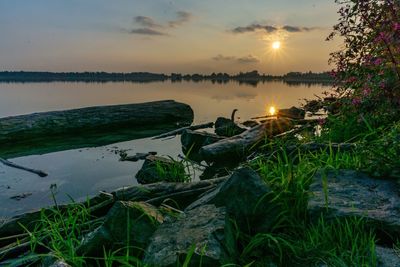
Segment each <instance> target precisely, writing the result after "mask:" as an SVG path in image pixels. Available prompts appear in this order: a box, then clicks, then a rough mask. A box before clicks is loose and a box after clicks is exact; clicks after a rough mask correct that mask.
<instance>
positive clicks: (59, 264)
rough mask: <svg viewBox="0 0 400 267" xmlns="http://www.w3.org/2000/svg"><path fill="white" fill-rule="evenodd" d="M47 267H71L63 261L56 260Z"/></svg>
mask: <svg viewBox="0 0 400 267" xmlns="http://www.w3.org/2000/svg"><path fill="white" fill-rule="evenodd" d="M49 267H71V265H69V264H68V263H66V262H65V261H63V260H57V261H55V262H54V263H53V264H52V265H49Z"/></svg>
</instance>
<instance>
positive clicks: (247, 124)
mask: <svg viewBox="0 0 400 267" xmlns="http://www.w3.org/2000/svg"><path fill="white" fill-rule="evenodd" d="M242 124H243V125H244V126H246V127H250V128H253V127H256V126H257V125H259V123H258V122H256V121H252V120H250V121H245V122H243V123H242Z"/></svg>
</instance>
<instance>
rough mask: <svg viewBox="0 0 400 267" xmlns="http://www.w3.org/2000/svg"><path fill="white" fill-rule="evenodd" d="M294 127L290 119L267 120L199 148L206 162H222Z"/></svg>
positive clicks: (242, 154)
mask: <svg viewBox="0 0 400 267" xmlns="http://www.w3.org/2000/svg"><path fill="white" fill-rule="evenodd" d="M293 127H294V124H293V122H292V120H289V119H277V120H269V121H266V122H265V123H263V124H260V125H258V126H256V127H253V128H251V129H249V130H247V131H245V132H243V133H241V134H239V135H235V136H232V137H230V138H226V139H223V140H221V141H218V142H216V143H213V144H211V145H207V146H204V147H202V148H201V149H200V154H201V155H202V157H203V159H204V160H205V161H207V162H224V161H231V160H235V159H236V160H237V159H241V158H243V157H244V156H246V155H248V154H250V152H251V150H252V149H254V148H256V147H257V146H258V145H259V144H261V143H262V141H263V140H264V139H265V138H269V137H272V136H274V135H277V134H280V133H283V132H286V131H288V130H290V129H292V128H293Z"/></svg>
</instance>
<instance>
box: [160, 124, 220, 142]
mask: <svg viewBox="0 0 400 267" xmlns="http://www.w3.org/2000/svg"><path fill="white" fill-rule="evenodd" d="M213 126H214V123H213V122H208V123H204V124H199V125H192V126H186V127H182V128H179V129H176V130H173V131H170V132H168V133H164V134H160V135H157V136H154V137H153V138H152V139H161V138H166V137H170V136H175V135H177V134H182V133H183V132H184V131H186V130H193V131H194V130H199V129H205V128H211V127H213Z"/></svg>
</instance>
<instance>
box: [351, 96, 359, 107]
mask: <svg viewBox="0 0 400 267" xmlns="http://www.w3.org/2000/svg"><path fill="white" fill-rule="evenodd" d="M351 103H352V104H353V105H355V106H358V105H360V104H361V99H360V98H359V97H355V98H353V100H352V101H351Z"/></svg>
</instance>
